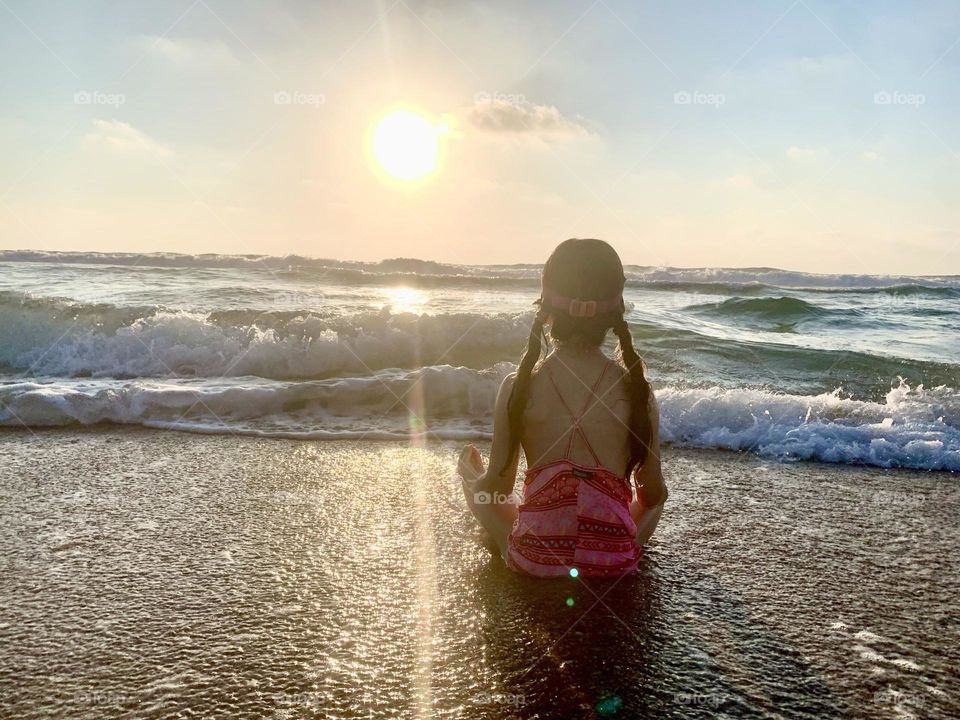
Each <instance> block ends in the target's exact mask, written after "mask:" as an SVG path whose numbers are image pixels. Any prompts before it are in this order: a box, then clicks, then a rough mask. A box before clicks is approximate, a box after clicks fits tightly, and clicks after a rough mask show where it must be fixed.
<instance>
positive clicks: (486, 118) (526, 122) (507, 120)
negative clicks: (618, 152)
mask: <svg viewBox="0 0 960 720" xmlns="http://www.w3.org/2000/svg"><path fill="white" fill-rule="evenodd" d="M466 122H467V124H468V125H470V126H471V127H473V128H474V129H476V130H479V131H481V132H484V133H490V134H499V135H531V136H537V137H542V138H552V139H572V138H578V137H587V136H589V135H590V134H591V133H590V131H589V130H587V129H586V128H585V127H584V126H583V125H581V124H580V123H578V122H577V121H575V120H571V119H570V118H568V117H565V116H564V115H563V114H562V113H561V112H560V111H559V110H558V109H557V108H555V107H554V106H552V105H534V104H532V103H528V102H526V101H525V100H523V101H522V102H505V101H502V100H497V99H492V100H491V99H480V100H478V101H477V102H475V103H474V104H473V106H471V107H470V108H469V109H468V110H467V113H466Z"/></svg>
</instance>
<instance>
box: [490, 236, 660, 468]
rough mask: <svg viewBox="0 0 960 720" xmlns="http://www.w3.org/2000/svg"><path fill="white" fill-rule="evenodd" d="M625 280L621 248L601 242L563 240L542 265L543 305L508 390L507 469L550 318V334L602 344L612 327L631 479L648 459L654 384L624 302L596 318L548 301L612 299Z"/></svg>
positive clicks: (540, 300) (535, 318) (539, 301)
mask: <svg viewBox="0 0 960 720" xmlns="http://www.w3.org/2000/svg"><path fill="white" fill-rule="evenodd" d="M625 283H626V278H625V276H624V274H623V263H621V262H620V257H619V256H618V255H617V251H616V250H614V249H613V248H612V247H610V245H609V244H607V243H605V242H604V241H603V240H594V239H576V238H575V239H571V240H565V241H563V242H562V243H560V244H559V245H557V247H556V249H555V250H554V251H553V252H552V253H551V254H550V257H549V258H548V259H547V262H546V264H545V265H544V266H543V278H542V283H541V284H542V288H543V290H542V292H541V297H540V299H539V300H538V301H537V302H538V303H539V305H540V307H539V310H538V311H537V314H536V317H534V320H533V326H532V327H531V328H530V338H529V340H528V342H527V350H526V352H525V353H524V354H523V358H522V359H521V360H520V366H519V368H517V377H516V380H515V381H514V384H513V390H512V391H511V393H510V400H509V402H508V404H507V412H508V415H509V419H510V452H509V454H508V458H509V459H508V460H507V463H506V465H504V467H503V468H502V469H501V472H503V471H505V470H506V469H507V468H509V466H510V465H511V464H512V461H513V459H514V457H515V456H516V453H517V450H518V448H519V446H520V435H521V434H522V431H523V413H524V410H526V406H527V400H528V399H529V397H530V380H531V376H532V374H533V368H534V366H535V365H536V364H537V361H538V360H539V359H540V351H541V349H542V347H543V342H542V340H543V324H544V322H545V321H546V319H547V317H551V318H552V319H553V321H552V323H551V327H550V335H551V337H553V338H554V339H556V340H559V341H560V342H579V343H582V344H585V345H594V346H599V345H601V344H602V343H603V341H604V338H606V336H607V331H608V330H610V329H612V330H613V332H614V334H616V336H617V339H618V340H619V343H620V360H621V362H622V363H623V366H624V367H625V368H626V369H627V371H628V372H629V380H628V382H627V386H628V387H627V390H628V392H629V395H630V459H629V461H628V462H627V473H626V474H627V477H628V478H629V477H630V473H631V472H632V471H633V469H634V468H636V467H640V466H642V465H643V464H644V462H646V459H647V453H648V450H649V445H650V432H651V427H650V426H651V421H650V406H649V402H650V385H649V383H648V382H647V378H646V376H645V375H644V366H643V361H642V360H641V359H640V356H639V355H638V354H637V351H636V350H635V349H634V347H633V337H632V336H631V335H630V327H629V326H628V325H627V321H626V320H624V317H623V313H624V306H623V302H622V300H621V302H620V303H618V307H617V309H615V310H611V311H607V312H597V313H596V314H594V315H593V316H592V317H575V316H573V315H571V314H570V313H569V311H565V310H563V309H559V308H557V307H554V306H552V305H551V304H550V303H549V302H547V301H545V299H546V296H547V295H549V294H553V295H557V296H562V297H565V298H571V299H574V300H596V301H598V302H603V301H608V300H610V299H611V298H616V297H617V296H619V295H621V294H622V293H623V287H624V284H625Z"/></svg>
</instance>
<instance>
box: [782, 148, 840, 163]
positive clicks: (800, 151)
mask: <svg viewBox="0 0 960 720" xmlns="http://www.w3.org/2000/svg"><path fill="white" fill-rule="evenodd" d="M829 156H830V151H829V150H827V149H826V148H812V147H797V146H796V145H792V146H791V147H789V148H787V157H788V158H790V159H791V160H819V159H823V158H827V157H829Z"/></svg>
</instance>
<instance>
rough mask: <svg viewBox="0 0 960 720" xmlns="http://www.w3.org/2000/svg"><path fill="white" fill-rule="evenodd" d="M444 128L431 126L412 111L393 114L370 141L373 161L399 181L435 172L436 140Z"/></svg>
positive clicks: (390, 114) (437, 143)
mask: <svg viewBox="0 0 960 720" xmlns="http://www.w3.org/2000/svg"><path fill="white" fill-rule="evenodd" d="M445 132H446V128H445V127H444V126H443V125H434V124H433V123H431V122H430V120H428V119H427V118H426V117H424V116H423V115H421V114H419V113H417V112H414V111H413V110H394V111H392V112H390V113H388V114H387V115H385V116H384V117H383V118H381V119H380V121H379V122H378V123H377V125H376V127H375V128H374V131H373V137H372V140H371V151H372V153H373V157H374V159H375V160H376V161H377V163H378V164H379V165H380V167H381V168H383V170H384V171H385V172H386V173H387V174H388V175H390V176H391V177H394V178H396V179H398V180H405V181H410V180H417V179H419V178H423V177H425V176H427V175H429V174H430V173H432V172H434V171H435V170H436V169H437V160H438V156H439V152H440V142H439V136H440V135H441V134H443V133H445Z"/></svg>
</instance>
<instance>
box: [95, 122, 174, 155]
mask: <svg viewBox="0 0 960 720" xmlns="http://www.w3.org/2000/svg"><path fill="white" fill-rule="evenodd" d="M93 126H94V130H93V131H92V132H90V133H88V134H87V136H86V137H85V138H84V139H83V142H84V145H86V146H87V147H95V148H102V149H104V150H107V151H109V152H115V153H121V154H139V155H151V156H153V157H167V156H168V155H170V148H168V147H166V146H165V145H162V144H161V143H159V142H157V141H156V140H154V139H153V138H152V137H150V136H149V135H147V134H146V133H145V132H142V131H140V130H137V129H136V128H135V127H133V126H132V125H128V124H127V123H125V122H120V121H119V120H94V121H93Z"/></svg>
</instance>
